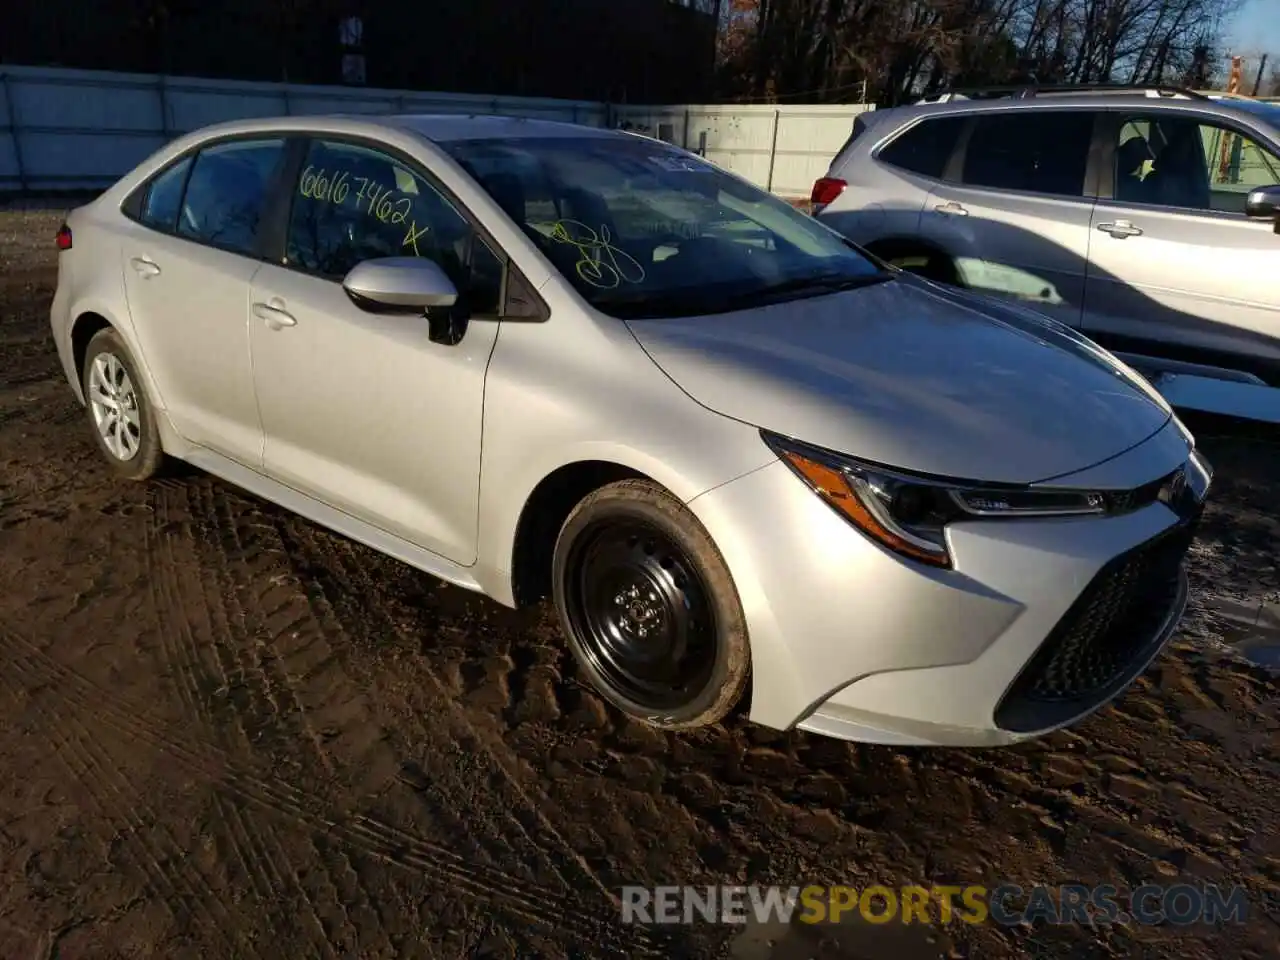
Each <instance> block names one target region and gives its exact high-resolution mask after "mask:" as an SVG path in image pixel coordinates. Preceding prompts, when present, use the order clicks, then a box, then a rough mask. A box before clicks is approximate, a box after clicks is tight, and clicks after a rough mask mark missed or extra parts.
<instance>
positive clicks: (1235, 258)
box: [1085, 108, 1280, 381]
mask: <svg viewBox="0 0 1280 960" xmlns="http://www.w3.org/2000/svg"><path fill="white" fill-rule="evenodd" d="M1109 118H1110V124H1109V126H1108V130H1107V135H1106V141H1105V142H1106V150H1105V164H1106V166H1105V170H1106V176H1105V178H1104V180H1103V184H1102V191H1101V192H1102V193H1103V194H1104V196H1103V197H1102V198H1100V199H1099V201H1098V204H1097V207H1096V209H1095V210H1094V215H1093V229H1092V231H1091V236H1092V246H1091V248H1090V269H1089V281H1088V285H1087V289H1086V297H1085V328H1086V330H1087V332H1088V333H1089V334H1090V335H1091V336H1093V337H1095V338H1096V339H1098V340H1100V341H1102V342H1103V343H1104V344H1106V345H1108V346H1112V347H1114V348H1116V349H1121V350H1132V351H1133V352H1136V353H1143V354H1147V355H1154V356H1167V357H1172V358H1174V359H1184V360H1190V361H1193V362H1200V363H1210V364H1217V365H1222V366H1228V367H1232V368H1235V369H1243V370H1251V371H1253V372H1255V373H1258V374H1260V375H1262V376H1263V377H1264V378H1266V379H1268V380H1271V381H1280V285H1278V284H1277V279H1276V278H1277V274H1278V273H1280V236H1277V235H1276V232H1275V228H1274V224H1273V223H1272V222H1271V221H1268V220H1252V219H1250V218H1249V217H1246V216H1245V215H1244V203H1245V197H1246V196H1247V194H1248V192H1249V191H1250V190H1252V189H1254V188H1256V187H1259V186H1268V185H1272V184H1276V183H1280V148H1278V147H1277V144H1275V143H1271V142H1268V140H1267V138H1265V137H1264V136H1263V135H1261V134H1260V133H1259V132H1257V131H1250V130H1248V129H1247V128H1244V127H1242V126H1236V125H1235V124H1233V123H1229V122H1226V121H1224V120H1222V119H1220V118H1217V117H1214V116H1212V115H1209V114H1202V113H1198V112H1196V111H1194V110H1193V109H1190V108H1184V109H1172V108H1162V109H1155V110H1150V109H1148V110H1131V111H1119V110H1117V111H1113V112H1111V113H1110V114H1109Z"/></svg>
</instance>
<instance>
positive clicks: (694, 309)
mask: <svg viewBox="0 0 1280 960" xmlns="http://www.w3.org/2000/svg"><path fill="white" fill-rule="evenodd" d="M893 278H894V275H893V274H891V273H887V272H882V271H878V272H876V273H871V274H862V275H860V276H850V275H849V274H847V273H840V274H836V273H824V274H817V275H816V276H810V277H796V278H793V279H791V280H783V281H780V282H778V283H772V284H766V285H765V286H761V287H754V288H752V289H749V290H743V291H741V292H735V293H712V292H709V291H706V290H697V289H695V290H691V289H688V288H685V289H681V290H672V291H666V292H662V291H653V292H649V291H643V290H637V291H634V292H631V293H615V294H611V295H608V296H603V297H597V298H595V299H594V300H592V304H593V305H594V306H596V307H598V308H599V309H601V310H604V311H606V312H612V313H614V314H615V315H616V316H620V317H625V318H626V319H633V320H639V319H644V318H648V317H696V316H701V315H703V314H712V313H728V312H729V311H730V310H740V309H742V308H743V307H749V306H752V305H754V304H757V303H770V302H772V301H774V300H776V299H777V298H779V297H784V298H785V297H787V296H789V295H799V296H804V295H811V296H819V295H821V294H824V293H837V292H839V291H841V290H855V289H857V288H859V287H869V286H872V285H873V284H877V283H884V282H885V281H886V280H892V279H893Z"/></svg>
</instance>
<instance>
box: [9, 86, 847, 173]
mask: <svg viewBox="0 0 1280 960" xmlns="http://www.w3.org/2000/svg"><path fill="white" fill-rule="evenodd" d="M866 109H870V108H869V107H866V106H863V105H860V104H850V105H843V106H780V107H773V106H736V105H730V106H715V105H698V104H689V105H680V106H666V107H650V106H625V107H616V106H610V105H608V104H604V103H595V102H591V101H580V100H553V99H547V98H537V97H489V96H481V95H472V94H457V93H439V92H431V91H421V90H381V89H366V88H352V87H336V86H316V85H304V84H279V83H256V82H250V81H242V80H207V79H197V78H191V77H162V76H156V75H151V74H127V73H110V72H105V71H96V70H65V69H61V68H49V67H0V190H15V189H17V190H50V189H96V188H101V187H105V186H107V185H108V184H110V183H111V182H112V181H114V180H115V179H116V178H117V177H119V176H120V175H121V174H124V173H126V172H127V171H128V170H129V169H130V168H132V167H133V166H134V165H135V164H137V163H138V162H139V161H140V160H142V159H143V158H145V157H146V156H147V155H148V154H150V153H151V152H152V151H154V150H155V149H156V148H158V147H160V146H162V145H163V144H164V143H166V142H167V141H169V140H170V139H172V138H173V137H175V136H178V135H180V134H183V133H187V132H189V131H191V130H195V129H198V128H200V127H204V126H208V125H209V124H212V123H218V122H221V121H224V120H238V119H244V118H249V117H269V116H286V115H310V114H319V113H369V114H377V113H393V112H394V113H458V114H464V113H486V114H501V115H505V116H518V117H529V118H534V119H545V120H561V121H566V122H569V123H579V124H584V125H587V126H594V127H605V126H610V125H612V126H624V127H629V128H631V129H637V130H639V131H641V132H644V133H647V134H649V135H651V136H656V137H660V138H661V139H664V140H667V141H669V142H671V143H675V144H678V145H681V146H684V147H687V148H688V149H690V150H696V151H698V152H700V153H702V154H703V155H704V156H706V158H707V159H708V160H711V161H712V162H714V163H717V164H720V165H721V166H723V167H725V168H726V169H729V170H732V171H734V172H735V173H737V174H739V175H741V176H743V177H746V178H747V179H748V180H751V181H752V182H754V183H756V184H758V185H760V186H762V187H765V188H766V189H772V190H773V191H774V192H775V193H780V194H783V195H788V196H795V197H807V196H808V195H809V188H810V187H811V186H812V184H813V181H814V180H815V179H816V178H818V177H820V176H821V175H822V174H823V172H824V171H825V170H826V168H827V164H828V163H829V162H830V161H831V158H832V157H833V156H834V155H835V153H836V151H837V150H838V149H839V148H840V145H841V144H842V143H843V142H844V141H845V139H846V138H847V137H848V136H849V132H850V130H851V129H852V125H853V118H854V117H855V116H856V115H857V114H858V113H860V112H862V111H863V110H866Z"/></svg>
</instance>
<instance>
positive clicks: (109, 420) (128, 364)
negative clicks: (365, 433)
mask: <svg viewBox="0 0 1280 960" xmlns="http://www.w3.org/2000/svg"><path fill="white" fill-rule="evenodd" d="M82 377H83V382H82V386H83V387H84V398H85V408H86V410H87V412H88V415H89V423H90V425H91V426H92V428H93V438H94V440H96V441H97V443H98V449H100V450H101V451H102V452H103V454H104V455H105V456H106V458H107V461H108V462H109V463H110V464H111V466H112V468H113V469H114V470H115V472H116V473H118V474H120V475H121V476H123V477H126V478H127V479H129V480H146V479H147V478H148V477H150V476H152V475H153V474H154V473H155V472H156V470H157V469H159V466H160V461H161V459H162V457H163V450H162V449H161V446H160V431H159V430H158V429H157V427H156V421H155V415H154V413H153V412H152V409H151V405H150V403H149V402H148V400H147V396H146V394H145V393H144V392H143V389H142V380H141V378H140V377H139V376H138V371H137V366H136V365H135V364H134V361H133V356H132V354H130V353H129V348H128V347H126V346H125V343H124V341H123V340H122V339H121V338H120V335H119V334H118V333H116V332H115V331H114V330H112V329H110V328H108V329H106V330H100V331H99V332H98V333H97V334H95V335H94V337H93V339H92V340H90V341H89V349H88V351H87V352H86V354H85V361H84V370H83V371H82Z"/></svg>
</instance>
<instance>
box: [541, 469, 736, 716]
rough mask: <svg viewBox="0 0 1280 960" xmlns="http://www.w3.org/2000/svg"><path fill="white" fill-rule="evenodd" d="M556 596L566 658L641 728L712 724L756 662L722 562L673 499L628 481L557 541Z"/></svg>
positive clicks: (571, 521)
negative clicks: (573, 660)
mask: <svg viewBox="0 0 1280 960" xmlns="http://www.w3.org/2000/svg"><path fill="white" fill-rule="evenodd" d="M552 564H553V569H552V586H553V592H554V596H555V604H556V610H557V612H558V613H559V615H560V623H561V627H562V628H563V630H564V632H565V635H566V637H567V638H568V641H569V646H570V649H571V650H572V651H573V654H574V657H575V658H576V659H577V661H578V664H579V666H580V667H581V668H582V670H583V672H584V673H585V674H586V676H587V678H588V679H589V680H590V681H591V683H592V684H593V685H594V686H595V687H596V689H597V690H599V691H600V693H601V695H602V696H604V697H605V698H606V699H607V700H609V702H610V703H612V704H613V705H614V706H616V707H617V708H618V709H620V710H621V711H623V712H624V713H626V714H627V715H628V716H631V717H634V718H636V719H638V720H641V721H643V722H645V723H648V724H651V725H653V726H656V727H662V728H665V729H689V728H693V727H701V726H706V725H707V724H711V723H715V722H716V721H717V720H719V719H721V718H722V717H723V716H724V715H725V714H726V713H728V712H729V711H730V710H731V709H733V707H734V705H735V704H737V702H738V700H739V699H740V698H741V697H742V693H743V690H744V689H745V688H746V685H747V680H748V676H749V673H750V666H751V656H750V649H749V645H748V641H747V630H746V623H745V619H744V617H743V614H742V604H741V602H740V601H739V599H738V592H737V590H736V589H735V587H734V585H733V580H732V578H731V577H730V575H729V570H728V568H727V567H726V566H725V562H724V559H723V558H722V557H721V555H720V551H719V550H718V549H717V548H716V545H715V544H714V543H713V542H712V540H711V537H710V535H709V534H708V533H707V532H706V530H705V529H703V527H702V525H701V524H700V523H699V522H698V520H697V519H696V518H695V517H694V516H693V514H691V513H690V512H689V511H688V510H687V509H685V507H684V505H683V504H681V503H680V502H679V501H678V500H677V499H676V498H675V497H673V496H671V494H669V493H667V492H666V491H665V490H663V489H662V488H661V487H660V486H658V485H657V484H655V483H652V482H651V481H648V480H623V481H620V482H618V483H612V484H609V485H608V486H605V487H602V488H600V489H599V490H596V491H595V492H593V493H591V494H589V495H588V496H587V497H586V498H584V499H583V500H582V501H581V502H580V503H579V504H578V505H577V506H576V507H575V508H574V509H573V511H572V512H571V513H570V514H569V516H568V518H567V519H566V520H565V522H564V525H563V526H562V527H561V530H560V535H559V538H558V539H557V541H556V547H555V554H554V559H553V562H552Z"/></svg>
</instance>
